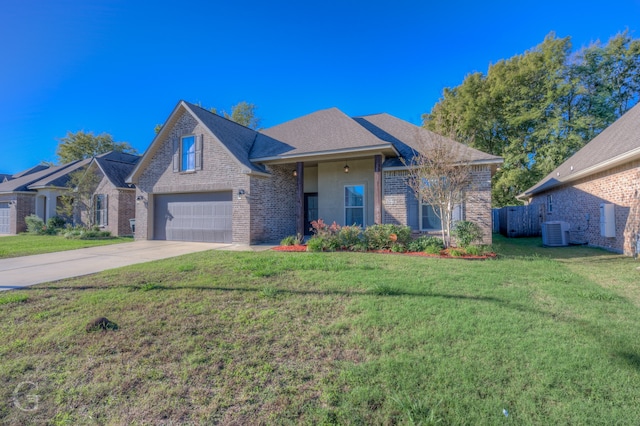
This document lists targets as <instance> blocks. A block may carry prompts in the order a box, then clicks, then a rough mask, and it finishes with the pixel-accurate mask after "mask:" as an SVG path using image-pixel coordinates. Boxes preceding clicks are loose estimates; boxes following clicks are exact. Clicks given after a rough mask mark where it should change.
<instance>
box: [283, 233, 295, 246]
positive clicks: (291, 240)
mask: <svg viewBox="0 0 640 426" xmlns="http://www.w3.org/2000/svg"><path fill="white" fill-rule="evenodd" d="M280 245H281V246H295V245H296V237H294V236H293V235H289V236H288V237H284V238H283V239H282V240H281V241H280Z"/></svg>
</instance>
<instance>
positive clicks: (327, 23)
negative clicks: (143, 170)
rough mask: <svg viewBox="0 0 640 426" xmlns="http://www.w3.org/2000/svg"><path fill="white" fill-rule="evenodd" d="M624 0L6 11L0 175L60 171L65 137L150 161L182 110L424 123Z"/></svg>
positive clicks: (69, 3)
mask: <svg viewBox="0 0 640 426" xmlns="http://www.w3.org/2000/svg"><path fill="white" fill-rule="evenodd" d="M639 27H640V0H629V1H617V0H613V1H604V2H603V1H589V0H587V1H570V2H564V1H561V0H539V1H536V2H518V1H513V0H509V1H488V2H478V1H418V0H415V1H406V0H396V1H379V0H368V1H349V0H326V1H322V2H306V1H295V2H292V1H291V2H283V1H277V0H276V1H269V2H267V1H254V0H246V1H232V0H227V1H213V0H202V1H195V0H183V1H179V2H178V1H165V0H158V1H153V2H151V1H149V2H147V1H130V0H58V1H50V0H6V1H4V2H3V5H2V8H1V10H0V40H2V42H1V43H0V61H1V62H0V63H1V66H0V173H2V172H4V173H15V172H18V171H21V170H23V169H26V168H27V167H30V166H33V165H35V164H37V163H39V162H40V161H43V160H45V161H55V149H56V146H57V143H58V142H57V139H58V138H61V137H63V136H65V134H66V133H67V131H71V132H75V131H77V130H85V131H93V132H94V133H101V132H107V133H111V134H112V135H113V136H114V138H115V139H116V140H117V141H127V142H129V143H131V144H132V145H133V146H134V147H135V148H137V149H138V150H139V151H140V152H144V150H145V149H146V148H147V146H148V145H149V143H150V142H151V140H152V139H153V136H154V132H153V128H154V126H155V125H156V124H158V123H163V122H164V120H165V119H166V118H167V116H168V115H169V113H170V112H171V111H172V109H173V107H174V106H175V105H176V103H177V102H178V100H180V99H185V100H187V101H190V102H195V103H198V102H199V103H201V104H202V106H203V107H207V108H208V107H216V108H218V109H219V110H221V109H222V110H229V109H230V107H231V106H232V105H234V104H236V103H237V102H239V101H242V100H246V101H248V102H251V103H254V104H256V105H257V106H258V115H259V116H260V117H261V118H262V120H263V122H262V125H263V127H270V126H273V125H276V124H280V123H282V122H284V121H287V120H290V119H293V118H296V117H299V116H302V115H304V114H308V113H310V112H313V111H316V110H318V109H323V108H329V107H332V106H335V107H338V108H340V109H341V110H342V111H344V112H345V113H347V114H349V115H361V114H368V113H376V112H383V111H384V112H388V113H390V114H392V115H395V116H397V117H400V118H402V119H404V120H407V121H410V122H412V123H415V124H420V123H421V119H420V116H421V115H422V114H423V113H425V112H428V111H430V109H431V107H432V106H433V105H434V104H435V103H436V102H437V100H438V98H439V97H440V95H441V93H442V89H443V88H444V87H451V86H456V85H458V84H460V83H461V82H462V79H463V78H464V76H465V75H466V74H468V73H469V72H473V71H482V72H486V70H487V68H488V66H489V64H490V63H492V62H497V61H498V60H500V59H506V58H509V57H511V56H513V55H515V54H519V53H523V52H524V51H525V50H527V49H530V48H531V47H533V46H535V45H537V44H539V43H541V42H542V40H543V39H544V37H545V35H546V34H548V33H549V32H550V31H555V32H556V34H557V35H558V36H560V37H565V36H571V37H572V41H573V45H574V49H576V48H579V47H581V46H584V45H588V44H589V43H590V42H591V41H595V40H598V39H600V40H602V41H603V42H606V41H607V40H608V39H609V38H610V37H611V36H613V35H615V34H616V33H618V32H620V31H623V30H625V29H629V30H630V31H631V34H632V36H634V37H636V38H637V37H640V28H639Z"/></svg>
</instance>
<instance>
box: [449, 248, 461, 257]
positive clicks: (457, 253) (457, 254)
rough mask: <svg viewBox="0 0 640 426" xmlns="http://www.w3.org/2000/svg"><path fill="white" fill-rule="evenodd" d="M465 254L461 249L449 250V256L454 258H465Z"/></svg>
mask: <svg viewBox="0 0 640 426" xmlns="http://www.w3.org/2000/svg"><path fill="white" fill-rule="evenodd" d="M464 254H465V251H464V250H460V249H451V250H449V255H450V256H453V257H460V256H464Z"/></svg>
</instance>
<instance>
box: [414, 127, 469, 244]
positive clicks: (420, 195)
mask: <svg viewBox="0 0 640 426" xmlns="http://www.w3.org/2000/svg"><path fill="white" fill-rule="evenodd" d="M416 138H417V139H418V146H419V147H420V149H419V150H418V151H415V152H414V156H413V158H412V159H411V160H403V162H404V163H405V165H406V166H407V167H408V170H409V171H408V176H407V185H408V186H409V187H410V188H411V189H412V190H413V192H414V193H415V195H416V198H417V199H418V202H420V203H424V204H430V205H431V206H432V207H433V211H434V213H435V214H436V216H438V218H439V219H440V222H441V224H442V240H443V242H444V244H445V246H447V247H448V246H449V244H450V241H451V228H452V225H453V212H454V209H455V208H456V206H458V205H461V204H463V203H464V202H465V200H466V193H467V191H468V190H469V189H471V188H470V185H471V179H470V168H469V160H468V159H469V155H468V149H467V147H466V146H465V145H462V144H456V143H453V142H452V141H451V140H450V139H447V138H445V137H444V136H441V135H438V134H436V133H433V132H420V134H419V135H418V136H416Z"/></svg>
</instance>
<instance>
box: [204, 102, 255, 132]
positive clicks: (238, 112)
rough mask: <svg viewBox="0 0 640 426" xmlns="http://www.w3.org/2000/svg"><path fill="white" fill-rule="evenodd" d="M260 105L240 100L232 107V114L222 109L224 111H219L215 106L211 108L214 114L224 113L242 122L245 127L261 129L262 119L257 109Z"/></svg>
mask: <svg viewBox="0 0 640 426" xmlns="http://www.w3.org/2000/svg"><path fill="white" fill-rule="evenodd" d="M257 108H258V107H257V106H255V104H252V103H249V102H246V101H240V102H238V103H237V104H235V105H234V106H232V107H231V114H229V113H228V112H226V111H222V113H221V114H220V113H218V110H217V109H215V108H211V112H213V113H214V114H218V115H222V116H223V117H224V118H226V119H229V120H231V121H233V122H235V123H238V124H242V125H243V126H245V127H248V128H250V129H254V130H259V129H260V122H261V121H262V120H261V119H260V118H259V117H258V116H257V115H256V109H257Z"/></svg>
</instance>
